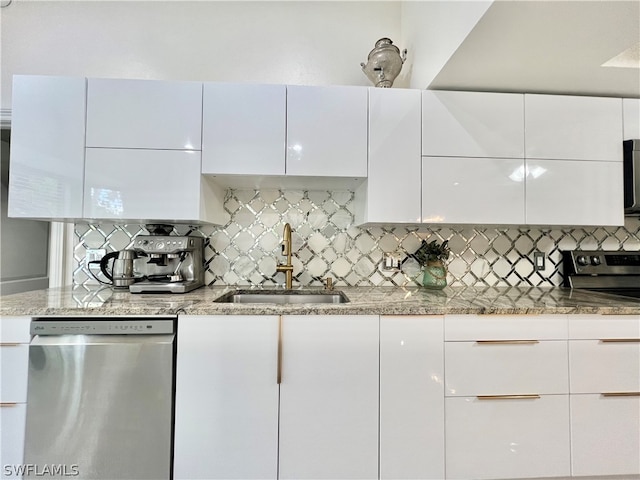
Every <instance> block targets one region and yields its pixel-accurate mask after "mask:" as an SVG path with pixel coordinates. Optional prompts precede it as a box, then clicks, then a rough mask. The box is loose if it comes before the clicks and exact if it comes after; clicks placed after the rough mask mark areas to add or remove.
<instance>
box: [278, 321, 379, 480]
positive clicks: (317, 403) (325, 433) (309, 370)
mask: <svg viewBox="0 0 640 480" xmlns="http://www.w3.org/2000/svg"><path fill="white" fill-rule="evenodd" d="M378 349H379V322H378V316H368V315H360V316H340V315H331V316H323V315H303V316H298V315H294V316H289V315H285V316H283V317H282V383H281V384H280V456H279V478H282V479H373V478H377V476H378V385H379V380H378V366H379V363H378V362H379V354H378V351H379V350H378Z"/></svg>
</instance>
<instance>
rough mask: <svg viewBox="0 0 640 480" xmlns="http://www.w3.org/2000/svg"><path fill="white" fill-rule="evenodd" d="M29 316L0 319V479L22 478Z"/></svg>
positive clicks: (29, 337)
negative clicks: (19, 472)
mask: <svg viewBox="0 0 640 480" xmlns="http://www.w3.org/2000/svg"><path fill="white" fill-rule="evenodd" d="M30 323H31V318H30V317H1V318H0V466H2V469H3V471H2V478H22V476H21V475H18V474H17V472H16V470H15V469H14V468H13V467H14V466H18V465H21V464H22V463H23V458H24V455H23V454H24V433H25V420H26V414H27V403H26V402H27V377H28V370H29V342H30V341H31V336H30V334H29V326H30Z"/></svg>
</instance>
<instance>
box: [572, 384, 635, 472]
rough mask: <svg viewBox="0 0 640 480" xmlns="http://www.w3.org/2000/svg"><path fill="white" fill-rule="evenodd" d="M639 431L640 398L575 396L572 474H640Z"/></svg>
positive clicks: (573, 405) (573, 396)
mask: <svg viewBox="0 0 640 480" xmlns="http://www.w3.org/2000/svg"><path fill="white" fill-rule="evenodd" d="M639 428H640V396H638V397H604V396H602V395H571V450H572V451H571V458H572V474H573V475H631V474H634V475H638V474H640V433H639V431H640V430H639ZM624 478H628V477H624Z"/></svg>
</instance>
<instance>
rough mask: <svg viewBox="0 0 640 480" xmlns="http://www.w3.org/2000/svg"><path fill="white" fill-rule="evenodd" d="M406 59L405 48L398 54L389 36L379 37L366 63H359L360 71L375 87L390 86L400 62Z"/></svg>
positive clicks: (400, 67)
mask: <svg viewBox="0 0 640 480" xmlns="http://www.w3.org/2000/svg"><path fill="white" fill-rule="evenodd" d="M406 59H407V49H406V48H405V49H404V50H403V51H402V55H400V50H399V49H398V47H396V46H395V45H393V42H392V41H391V39H390V38H381V39H380V40H378V41H377V42H376V46H375V48H374V49H373V50H371V52H369V56H368V57H367V64H366V65H365V64H364V63H361V64H360V66H361V67H362V71H363V72H364V73H365V75H366V76H367V77H368V78H369V80H371V82H372V83H373V84H374V85H375V86H376V87H382V88H390V87H391V85H393V81H394V80H395V79H396V77H397V76H398V75H399V74H400V70H402V64H403V63H404V62H405V60H406Z"/></svg>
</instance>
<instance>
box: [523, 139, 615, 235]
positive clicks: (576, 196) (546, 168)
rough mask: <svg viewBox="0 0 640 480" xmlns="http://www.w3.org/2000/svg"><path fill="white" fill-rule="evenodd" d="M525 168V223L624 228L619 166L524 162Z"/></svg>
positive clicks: (556, 161) (568, 161)
mask: <svg viewBox="0 0 640 480" xmlns="http://www.w3.org/2000/svg"><path fill="white" fill-rule="evenodd" d="M620 144H622V142H620ZM526 165H527V200H526V223H528V224H532V225H602V226H604V225H613V226H615V225H624V207H623V201H624V198H623V195H622V192H623V184H622V181H623V176H622V163H620V162H595V161H583V162H580V161H571V160H526Z"/></svg>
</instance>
